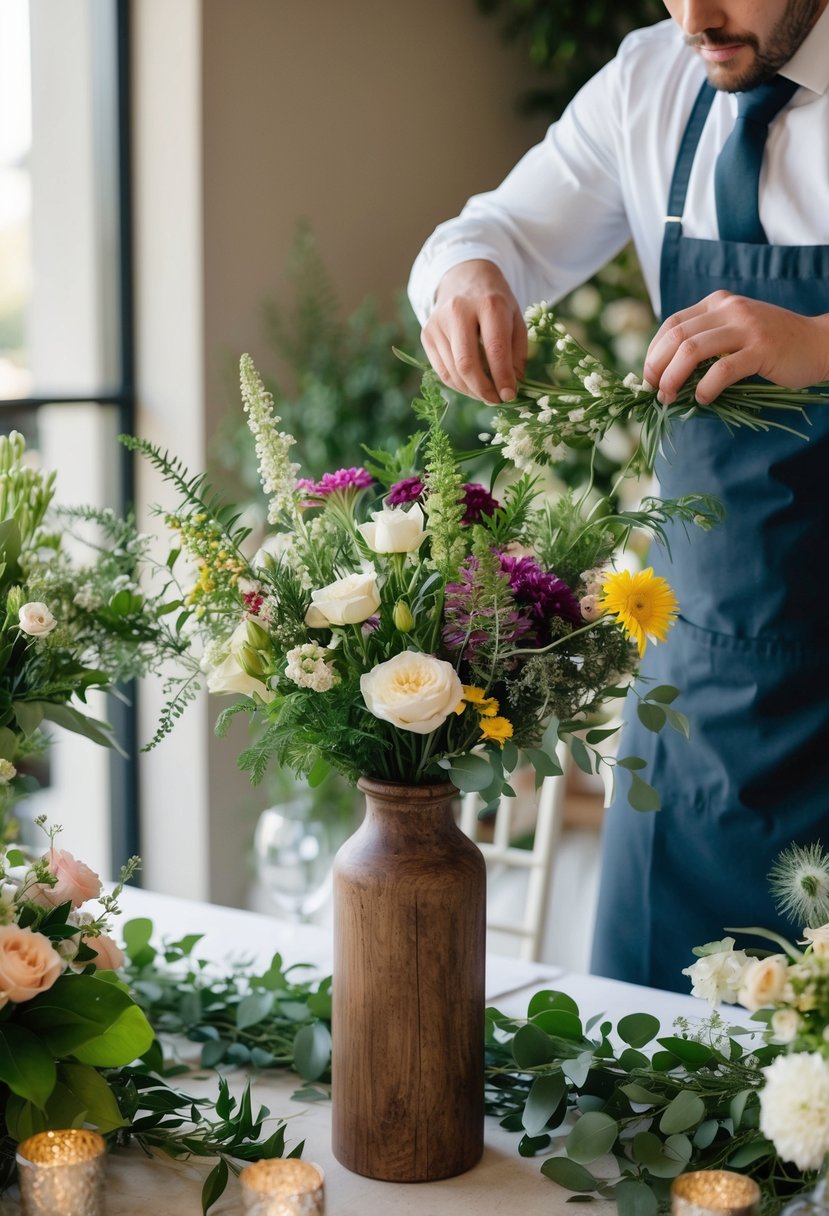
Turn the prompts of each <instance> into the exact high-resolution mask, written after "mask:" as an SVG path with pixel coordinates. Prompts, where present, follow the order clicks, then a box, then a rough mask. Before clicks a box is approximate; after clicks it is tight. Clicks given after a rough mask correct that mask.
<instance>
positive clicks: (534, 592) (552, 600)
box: [499, 553, 584, 646]
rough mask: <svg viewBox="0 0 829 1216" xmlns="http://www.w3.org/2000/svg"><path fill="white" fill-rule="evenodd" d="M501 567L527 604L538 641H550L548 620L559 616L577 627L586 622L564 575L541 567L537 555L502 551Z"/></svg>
mask: <svg viewBox="0 0 829 1216" xmlns="http://www.w3.org/2000/svg"><path fill="white" fill-rule="evenodd" d="M499 560H500V562H501V569H502V570H503V571H504V573H505V574H506V575H508V577H509V585H510V588H511V590H512V594H513V595H514V596H515V600H516V603H517V604H519V605H520V606H521V607H523V608H525V611H526V615H527V617H528V618H529V619H530V621H531V622H532V624H533V626H534V631H535V634H536V638H537V641H538V644H539V645H541V646H546V644H547V643H548V642H549V641H550V631H549V628H548V622H549V620H550V617H554V616H558V617H561V619H562V620H564V621H567V622H568V623H569V624H571V625H572V626H573V627H574V628H576V629H578V628H579V626H580V625H582V624H584V622H583V620H582V615H581V610H580V609H579V601H578V600H577V599H576V597H575V595H574V594H573V592H572V591H571V590H570V588H569V587H568V586H567V584H566V583H565V582H564V580H563V579H560V578H559V577H558V575H556V574H550V573H548V572H547V571H545V570H542V569H541V567H540V566H539V564H538V562H537V561H536V560H535V558H534V557H511V556H510V555H509V554H508V553H502V554H501V555H500V557H499Z"/></svg>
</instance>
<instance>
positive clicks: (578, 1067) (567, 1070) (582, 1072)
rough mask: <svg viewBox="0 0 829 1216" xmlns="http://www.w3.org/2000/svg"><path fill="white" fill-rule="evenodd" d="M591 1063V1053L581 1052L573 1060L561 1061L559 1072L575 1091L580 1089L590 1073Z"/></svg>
mask: <svg viewBox="0 0 829 1216" xmlns="http://www.w3.org/2000/svg"><path fill="white" fill-rule="evenodd" d="M592 1063H593V1052H592V1051H583V1052H581V1054H580V1055H577V1056H576V1058H575V1059H574V1060H563V1061H562V1064H561V1071H562V1072H563V1073H564V1075H565V1077H567V1078H568V1080H570V1081H572V1083H573V1085H575V1087H576V1089H580V1088H581V1086H582V1085H584V1083H585V1081H586V1080H587V1075H588V1073H589V1072H590V1066H591V1064H592Z"/></svg>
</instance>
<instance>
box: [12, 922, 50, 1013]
mask: <svg viewBox="0 0 829 1216" xmlns="http://www.w3.org/2000/svg"><path fill="white" fill-rule="evenodd" d="M62 971H63V960H62V959H61V957H60V955H59V954H58V953H57V951H56V950H55V949H54V947H53V946H52V943H51V942H50V941H49V938H48V937H44V936H43V934H42V933H33V932H32V930H31V929H21V928H20V926H19V925H3V926H0V1000H2V1003H3V1004H4V1005H5V1003H6V1001H14V1002H15V1003H17V1004H19V1003H20V1002H21V1001H30V1000H31V999H32V997H35V996H38V995H39V994H40V993H41V992H45V991H46V989H47V988H51V987H52V985H53V984H54V982H55V980H56V979H57V978H58V976H59V975H60V973H61V972H62Z"/></svg>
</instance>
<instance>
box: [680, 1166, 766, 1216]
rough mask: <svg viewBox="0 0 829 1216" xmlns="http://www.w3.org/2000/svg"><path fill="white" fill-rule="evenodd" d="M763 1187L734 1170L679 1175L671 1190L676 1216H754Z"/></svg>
mask: <svg viewBox="0 0 829 1216" xmlns="http://www.w3.org/2000/svg"><path fill="white" fill-rule="evenodd" d="M759 1201H760V1188H759V1186H758V1185H757V1183H756V1182H755V1181H754V1180H753V1179H752V1178H747V1177H746V1176H745V1174H736V1173H734V1171H733V1170H696V1171H695V1172H693V1173H690V1174H680V1176H679V1177H678V1178H676V1179H675V1180H674V1183H673V1186H672V1187H671V1211H672V1213H673V1216H755V1213H756V1212H757V1205H758V1203H759Z"/></svg>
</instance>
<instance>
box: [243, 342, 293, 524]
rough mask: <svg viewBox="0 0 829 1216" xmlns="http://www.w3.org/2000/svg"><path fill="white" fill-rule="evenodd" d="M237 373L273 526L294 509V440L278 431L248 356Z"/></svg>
mask: <svg viewBox="0 0 829 1216" xmlns="http://www.w3.org/2000/svg"><path fill="white" fill-rule="evenodd" d="M239 370H240V380H241V388H242V401H243V403H244V409H245V413H246V414H247V416H248V426H249V428H250V432H251V434H252V435H253V438H254V440H255V443H256V458H257V460H258V461H259V480H260V481H261V483H262V489H263V490H264V491H265V493H266V494H267V495H268V497H269V499H270V503H269V505H268V522H269V523H272V524H275V523H276V522H277V521H278V520H279V518H280V516H282V515H284V514H293V512H294V509H295V490H296V475H297V473H298V472H299V465H298V464H292V463H291V461H290V460H289V458H288V452H289V450H290V448H291V447H292V445H293V444H295V443H296V440H295V439H294V437H293V435H288V434H286V433H285V432H284V431H280V430H278V429H277V428H278V424H279V422H280V418H279V417H278V415H277V414H275V413H274V408H273V397H272V396H271V394H270V393H269V392H267V391H266V390H265V386H264V384H263V383H262V380H261V378H260V376H259V373H258V372H257V370H256V367H255V366H254V362H253V360H252V359H251V357H250V355H242V358H241V360H240V361H239Z"/></svg>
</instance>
